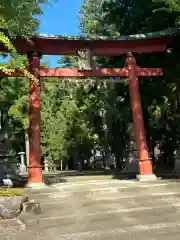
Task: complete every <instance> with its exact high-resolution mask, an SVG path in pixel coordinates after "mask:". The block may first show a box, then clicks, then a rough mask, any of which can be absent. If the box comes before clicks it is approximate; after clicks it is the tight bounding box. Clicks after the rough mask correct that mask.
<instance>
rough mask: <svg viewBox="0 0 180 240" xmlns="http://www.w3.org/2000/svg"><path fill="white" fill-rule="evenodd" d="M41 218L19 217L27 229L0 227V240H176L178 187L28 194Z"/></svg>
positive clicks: (118, 183) (61, 186) (56, 187)
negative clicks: (38, 206)
mask: <svg viewBox="0 0 180 240" xmlns="http://www.w3.org/2000/svg"><path fill="white" fill-rule="evenodd" d="M28 194H29V196H30V198H32V199H36V200H38V201H39V202H40V203H41V206H42V211H43V212H42V214H41V215H33V214H30V213H24V214H23V215H22V216H21V219H22V221H24V222H26V226H27V229H26V230H25V231H21V230H20V229H19V226H18V224H15V222H14V221H12V220H11V221H10V220H5V221H0V240H5V239H13V240H16V239H17V240H32V239H33V240H41V239H42V240H49V239H51V240H119V239H121V240H122V239H126V240H128V239H131V240H134V238H137V239H140V240H177V239H179V236H180V181H179V180H178V179H175V180H157V181H154V182H138V181H136V180H117V179H116V180H115V179H104V180H100V179H99V180H98V179H95V180H85V179H81V181H80V177H79V179H78V178H77V179H76V181H72V182H65V183H56V184H52V185H50V186H49V187H47V188H45V189H43V190H33V191H28Z"/></svg>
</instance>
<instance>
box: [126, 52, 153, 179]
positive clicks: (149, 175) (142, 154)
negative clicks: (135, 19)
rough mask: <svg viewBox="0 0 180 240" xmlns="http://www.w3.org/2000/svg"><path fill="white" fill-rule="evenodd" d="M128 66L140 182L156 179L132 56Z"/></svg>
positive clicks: (130, 55)
mask: <svg viewBox="0 0 180 240" xmlns="http://www.w3.org/2000/svg"><path fill="white" fill-rule="evenodd" d="M126 65H127V68H128V76H129V92H130V99H131V108H132V117H133V127H134V135H135V139H136V146H137V151H138V158H139V159H138V162H139V173H140V175H138V179H139V180H147V179H156V176H155V175H153V172H152V162H151V160H150V159H149V153H148V147H147V142H146V134H145V129H144V120H143V113H142V106H141V99H140V91H139V83H138V79H137V66H136V59H135V57H134V56H132V54H129V55H128V56H127V58H126Z"/></svg>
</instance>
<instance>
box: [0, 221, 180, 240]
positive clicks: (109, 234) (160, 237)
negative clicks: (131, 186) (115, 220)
mask: <svg viewBox="0 0 180 240" xmlns="http://www.w3.org/2000/svg"><path fill="white" fill-rule="evenodd" d="M0 230H1V239H2V240H7V239H14V240H19V239H22V240H31V239H32V238H33V240H49V239H53V240H59V239H60V240H94V239H96V240H109V239H112V240H119V239H125V240H132V239H134V237H136V238H137V239H140V240H177V239H178V238H179V235H180V222H179V221H175V222H162V223H160V224H157V223H153V224H139V225H132V226H127V227H122V226H119V227H117V228H115V227H109V228H107V229H101V230H94V231H82V232H74V233H70V232H69V233H68V232H67V233H65V234H59V232H60V231H59V228H57V227H52V228H47V229H43V230H39V229H38V226H36V228H35V229H31V228H29V229H27V230H26V231H18V230H17V228H12V227H11V228H9V227H7V228H0Z"/></svg>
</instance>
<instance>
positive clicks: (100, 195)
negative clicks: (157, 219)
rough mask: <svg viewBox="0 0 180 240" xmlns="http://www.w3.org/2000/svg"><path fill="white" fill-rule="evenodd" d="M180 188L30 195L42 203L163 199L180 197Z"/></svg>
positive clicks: (103, 189)
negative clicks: (147, 197) (71, 200)
mask: <svg viewBox="0 0 180 240" xmlns="http://www.w3.org/2000/svg"><path fill="white" fill-rule="evenodd" d="M178 194H179V187H177V186H175V187H173V186H171V187H168V188H160V187H154V188H152V189H150V188H147V187H146V188H141V189H139V188H137V189H135V188H117V187H114V188H97V189H88V190H87V189H86V190H84V192H83V191H79V190H78V189H76V190H75V189H74V191H72V192H71V191H69V190H68V191H57V192H54V193H51V194H34V195H30V198H31V199H34V200H36V201H40V202H42V203H43V202H48V201H53V202H54V201H67V200H68V199H69V198H70V197H76V198H78V201H81V200H83V199H84V198H87V199H91V200H103V199H117V198H123V199H128V198H134V197H138V196H140V197H141V196H153V197H154V196H157V197H160V198H161V197H162V196H164V195H165V196H166V195H173V196H177V197H178Z"/></svg>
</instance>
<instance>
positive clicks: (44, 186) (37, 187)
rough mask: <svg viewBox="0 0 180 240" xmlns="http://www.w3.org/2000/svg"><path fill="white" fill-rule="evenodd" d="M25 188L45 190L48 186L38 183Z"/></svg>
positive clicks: (29, 184)
mask: <svg viewBox="0 0 180 240" xmlns="http://www.w3.org/2000/svg"><path fill="white" fill-rule="evenodd" d="M26 187H27V188H31V189H42V188H47V187H48V186H47V185H46V184H45V183H43V182H40V183H28V184H27V185H26Z"/></svg>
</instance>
